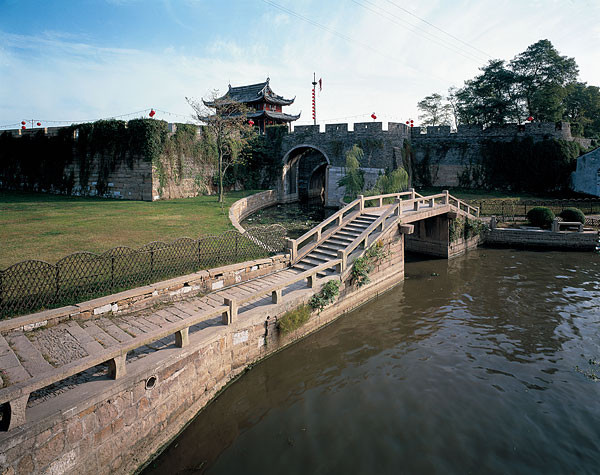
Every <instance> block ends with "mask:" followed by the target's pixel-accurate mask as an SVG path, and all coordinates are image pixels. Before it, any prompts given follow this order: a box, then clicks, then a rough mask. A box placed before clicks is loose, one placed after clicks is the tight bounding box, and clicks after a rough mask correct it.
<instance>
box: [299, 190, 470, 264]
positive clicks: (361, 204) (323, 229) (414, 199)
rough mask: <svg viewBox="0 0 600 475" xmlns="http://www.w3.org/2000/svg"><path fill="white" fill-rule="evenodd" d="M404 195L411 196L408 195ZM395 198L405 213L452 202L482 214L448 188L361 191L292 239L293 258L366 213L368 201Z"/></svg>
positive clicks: (467, 210)
mask: <svg viewBox="0 0 600 475" xmlns="http://www.w3.org/2000/svg"><path fill="white" fill-rule="evenodd" d="M403 198H408V199H404V200H403ZM389 199H394V200H395V201H398V200H401V201H402V205H401V206H399V208H398V209H399V213H400V214H402V206H408V207H410V206H411V205H412V207H413V210H414V211H418V210H419V209H421V208H422V207H423V206H425V207H427V206H429V207H431V208H433V207H434V206H435V205H436V203H437V204H445V205H452V206H454V207H456V208H458V209H459V210H460V211H463V212H465V213H467V214H469V215H472V216H473V217H478V216H479V208H476V207H473V206H470V205H469V204H468V203H465V202H464V201H462V200H459V199H458V198H455V197H454V196H452V195H450V194H449V192H448V191H447V190H444V191H443V192H442V193H438V194H436V195H429V196H423V195H421V194H420V193H417V192H416V191H415V190H414V188H411V189H410V190H409V191H403V192H401V193H388V194H383V195H374V196H363V195H359V196H358V198H356V199H355V200H354V201H352V202H351V203H349V204H347V205H346V206H344V207H343V208H341V209H340V210H338V211H337V212H335V213H334V214H333V215H331V216H330V217H329V218H327V219H326V220H325V221H323V222H321V223H319V224H318V225H317V226H315V227H314V228H312V229H311V230H310V231H308V232H306V233H304V234H303V235H302V236H300V237H299V238H298V239H288V241H287V242H288V249H289V250H290V254H291V262H292V264H295V263H296V262H298V261H299V260H300V259H302V258H303V257H304V256H306V255H307V254H309V253H310V252H311V251H312V250H313V249H314V248H315V247H317V246H318V245H319V244H321V243H322V242H323V241H325V240H326V239H327V238H328V237H329V236H331V234H333V233H334V232H335V230H336V229H338V228H340V227H342V226H343V225H344V224H345V223H347V222H348V221H351V220H352V219H354V218H355V217H356V216H357V215H358V214H362V213H363V212H364V210H365V204H366V203H369V202H373V201H375V202H376V206H378V207H380V208H381V207H383V206H384V201H385V200H389Z"/></svg>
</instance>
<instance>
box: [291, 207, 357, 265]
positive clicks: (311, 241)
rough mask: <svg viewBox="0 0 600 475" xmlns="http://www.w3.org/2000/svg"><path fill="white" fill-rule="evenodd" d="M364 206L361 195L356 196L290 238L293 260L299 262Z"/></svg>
mask: <svg viewBox="0 0 600 475" xmlns="http://www.w3.org/2000/svg"><path fill="white" fill-rule="evenodd" d="M363 208H364V202H363V200H362V199H361V198H360V197H359V198H356V199H355V200H354V201H352V202H351V203H349V204H347V205H346V206H344V207H343V208H342V209H340V210H338V211H336V212H335V213H334V214H332V215H331V216H330V217H329V218H327V219H326V220H325V221H323V222H321V223H319V224H318V225H317V226H315V227H314V228H312V229H311V230H310V231H308V232H306V233H304V234H303V235H302V236H300V237H299V238H297V239H288V241H287V243H288V249H289V250H290V253H291V260H292V262H293V263H294V262H297V261H298V260H299V259H300V258H302V257H303V256H305V255H306V254H308V252H310V250H311V249H312V248H314V247H315V246H316V245H317V244H319V243H320V242H322V241H323V240H324V239H326V238H327V237H328V236H329V235H330V234H331V233H332V232H333V231H334V229H336V228H338V227H339V226H342V225H343V224H344V223H345V222H348V221H349V220H350V219H351V218H350V214H351V213H360V212H361V211H362V210H363ZM352 217H353V216H352Z"/></svg>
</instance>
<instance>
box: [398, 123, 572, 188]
mask: <svg viewBox="0 0 600 475" xmlns="http://www.w3.org/2000/svg"><path fill="white" fill-rule="evenodd" d="M528 137H530V138H532V139H533V140H534V141H539V140H546V139H557V140H558V139H562V140H566V141H572V140H574V139H573V137H572V135H571V127H570V124H568V123H566V122H557V123H556V124H555V123H545V122H544V123H535V122H534V123H530V124H523V125H517V124H505V125H501V126H492V127H488V128H485V129H484V128H483V127H482V126H481V125H459V126H458V129H457V130H456V132H452V131H451V130H450V127H449V126H438V127H425V128H421V127H414V128H413V129H412V131H411V136H410V141H411V148H412V152H413V156H412V160H413V163H412V167H411V168H413V170H415V169H418V168H419V165H424V164H426V168H427V169H428V171H429V177H428V179H427V180H425V179H424V178H423V177H422V176H419V173H416V174H415V173H414V172H413V174H414V175H416V176H414V177H413V179H414V183H415V184H417V185H421V184H431V185H433V186H449V187H456V186H468V185H469V184H468V183H461V175H462V174H463V172H464V171H465V170H468V169H469V168H472V167H473V166H474V165H477V164H478V163H480V159H481V157H482V153H483V152H482V148H483V145H484V142H485V141H488V140H493V141H498V142H510V141H512V140H515V139H517V140H522V139H524V138H528ZM422 173H423V172H421V174H422ZM424 181H430V183H420V182H424Z"/></svg>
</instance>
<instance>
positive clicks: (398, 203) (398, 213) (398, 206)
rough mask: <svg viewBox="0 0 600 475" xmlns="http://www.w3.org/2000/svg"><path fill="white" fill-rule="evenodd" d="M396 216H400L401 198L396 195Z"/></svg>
mask: <svg viewBox="0 0 600 475" xmlns="http://www.w3.org/2000/svg"><path fill="white" fill-rule="evenodd" d="M396 206H397V208H396V216H402V198H400V197H399V196H398V197H396Z"/></svg>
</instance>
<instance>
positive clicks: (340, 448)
mask: <svg viewBox="0 0 600 475" xmlns="http://www.w3.org/2000/svg"><path fill="white" fill-rule="evenodd" d="M432 274H439V275H438V276H435V275H432ZM406 277H407V279H406V282H405V283H404V284H403V285H402V286H399V287H396V288H395V289H393V290H392V291H390V292H388V293H387V294H385V295H383V296H381V297H380V298H378V299H377V300H375V301H373V302H371V303H369V304H367V305H366V306H365V307H362V308H360V309H359V310H357V311H355V312H353V313H350V314H348V315H346V316H344V317H342V318H341V319H339V320H337V321H336V322H335V323H333V324H332V325H330V326H328V327H327V328H325V329H323V330H321V331H320V332H318V333H317V334H315V335H313V336H311V337H309V338H306V339H304V340H302V341H301V342H299V343H298V344H296V345H294V346H293V347H291V348H288V349H286V350H284V351H282V352H280V353H278V354H276V355H275V356H273V357H272V358H269V359H268V360H266V361H264V362H262V363H260V364H259V365H257V366H256V367H254V368H253V369H252V370H251V371H249V372H248V373H247V374H246V375H244V376H243V377H242V378H241V379H240V380H239V381H237V382H236V383H234V384H233V385H232V386H231V387H230V388H228V389H227V390H226V391H225V392H224V393H223V394H222V395H221V396H220V397H219V398H218V399H217V400H216V401H214V402H213V403H212V404H211V405H210V406H209V407H208V408H207V409H206V410H205V411H203V412H202V413H201V414H200V415H199V416H198V417H197V418H196V420H195V421H194V422H193V423H192V424H191V425H190V426H189V427H188V428H187V429H186V431H185V432H184V433H182V435H181V436H180V437H179V438H178V439H177V440H176V441H175V442H174V443H173V444H172V445H171V446H170V447H169V448H168V449H167V451H166V452H165V453H164V454H163V455H162V456H161V457H160V458H159V459H158V460H157V461H155V463H154V464H153V466H152V467H150V469H149V470H148V472H149V473H180V474H184V473H190V474H191V473H211V474H235V473H240V474H241V473H252V474H254V473H256V474H261V475H265V474H277V475H281V474H296V473H297V474H304V473H317V474H332V473H334V474H337V473H340V474H344V473H352V474H354V473H360V474H376V473H377V474H379V473H386V474H388V473H389V474H396V473H443V474H445V473H511V474H512V473H523V474H525V473H527V474H529V473H544V474H554V473H556V474H566V473H599V472H600V382H596V381H595V380H594V374H596V373H598V374H599V375H600V366H598V364H596V363H595V362H594V360H598V359H600V327H599V323H600V284H599V281H600V256H597V255H594V254H580V253H569V254H567V253H564V254H561V253H554V252H547V253H534V252H525V251H507V250H489V249H484V250H478V251H475V252H471V253H469V254H468V255H467V256H465V257H462V258H458V259H456V260H453V261H450V262H447V261H444V260H429V261H422V262H418V261H414V262H407V265H406ZM589 360H592V362H591V363H590V361H589ZM599 364H600V363H599ZM577 367H578V368H579V369H576V368H577Z"/></svg>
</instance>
